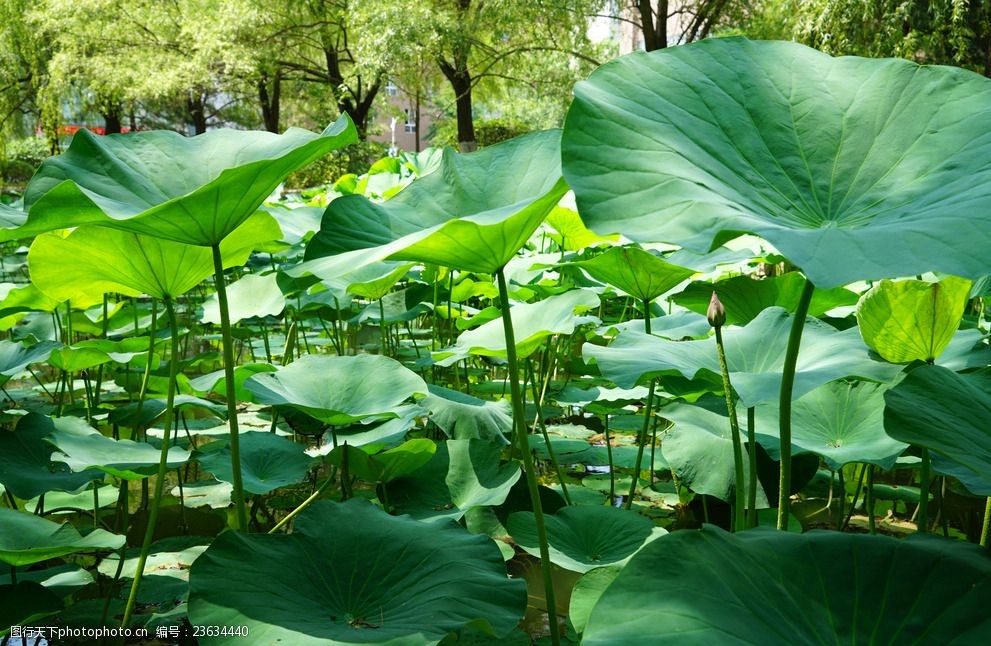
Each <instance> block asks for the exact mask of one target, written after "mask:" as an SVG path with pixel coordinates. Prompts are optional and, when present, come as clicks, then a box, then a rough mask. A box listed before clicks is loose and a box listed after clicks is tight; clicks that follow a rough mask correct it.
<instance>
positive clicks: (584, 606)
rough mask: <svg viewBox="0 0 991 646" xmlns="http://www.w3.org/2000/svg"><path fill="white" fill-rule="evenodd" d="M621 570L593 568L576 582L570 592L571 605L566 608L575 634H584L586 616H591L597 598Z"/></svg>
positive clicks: (586, 621)
mask: <svg viewBox="0 0 991 646" xmlns="http://www.w3.org/2000/svg"><path fill="white" fill-rule="evenodd" d="M622 570H623V568H622V567H620V566H618V565H611V566H609V567H600V568H595V569H594V570H589V571H588V572H586V573H585V575H584V576H583V577H582V578H581V579H579V580H578V583H576V584H575V587H574V589H573V590H572V591H571V604H570V605H569V606H568V623H570V624H571V626H572V627H573V628H574V629H575V632H577V633H583V632H585V625H586V624H587V623H588V616H589V615H590V614H592V609H593V608H595V604H596V603H598V601H599V597H601V596H602V593H603V592H605V591H606V588H608V587H609V585H610V584H611V583H612V582H613V580H614V579H615V578H616V576H617V575H619V573H620V572H621V571H622Z"/></svg>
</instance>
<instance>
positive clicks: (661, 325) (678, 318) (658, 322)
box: [595, 291, 712, 341]
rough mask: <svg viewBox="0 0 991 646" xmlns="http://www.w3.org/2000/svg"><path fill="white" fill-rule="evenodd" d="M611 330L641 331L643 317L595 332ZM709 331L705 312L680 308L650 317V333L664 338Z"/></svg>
mask: <svg viewBox="0 0 991 646" xmlns="http://www.w3.org/2000/svg"><path fill="white" fill-rule="evenodd" d="M711 296H712V292H711V291H710V292H709V297H711ZM708 307H709V304H708V301H706V309H708ZM611 330H615V331H617V332H623V331H625V330H631V331H635V332H641V333H642V332H643V331H644V330H645V327H644V321H643V319H630V320H629V321H623V322H622V323H613V324H610V325H606V326H603V327H601V328H599V329H597V330H596V331H595V332H596V334H600V335H603V336H606V335H613V334H614V333H612V332H611ZM710 332H712V326H711V325H709V320H708V319H707V318H706V317H705V314H697V313H695V312H692V311H689V310H684V309H680V308H678V309H676V311H674V312H672V313H670V314H667V315H665V316H655V317H653V318H651V319H650V333H651V334H654V335H656V336H662V337H664V338H665V339H671V340H672V341H681V340H682V339H685V338H689V339H698V338H704V337H707V336H709V333H710Z"/></svg>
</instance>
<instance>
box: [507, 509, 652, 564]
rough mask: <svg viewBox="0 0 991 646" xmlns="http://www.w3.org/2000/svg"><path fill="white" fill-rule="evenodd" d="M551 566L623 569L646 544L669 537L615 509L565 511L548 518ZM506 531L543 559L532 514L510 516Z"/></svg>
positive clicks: (646, 521)
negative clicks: (618, 567)
mask: <svg viewBox="0 0 991 646" xmlns="http://www.w3.org/2000/svg"><path fill="white" fill-rule="evenodd" d="M544 522H545V523H546V526H547V542H548V544H549V546H550V557H551V562H552V563H554V564H555V565H559V566H561V567H563V568H565V569H567V570H572V571H573V572H582V573H584V572H588V571H589V570H591V569H593V568H597V567H602V566H606V565H622V564H624V563H626V561H627V560H629V558H630V557H631V556H633V555H634V554H635V553H636V552H637V550H639V549H640V548H641V547H643V546H644V545H645V544H646V543H648V542H650V541H651V540H654V539H655V538H659V537H660V536H662V535H664V534H666V533H667V532H665V531H664V530H663V529H661V528H659V527H655V526H654V523H653V522H651V520H650V519H649V518H647V517H646V516H641V515H640V514H638V513H636V512H634V511H630V510H628V509H616V508H615V507H603V506H597V507H564V508H562V509H559V510H558V511H557V513H556V514H554V515H553V516H551V515H547V516H545V517H544ZM506 529H508V530H509V533H510V534H511V535H512V537H513V540H515V541H516V543H517V544H518V545H519V546H520V547H522V548H523V549H524V550H526V551H527V552H528V553H529V554H532V555H533V556H536V557H538V558H539V557H540V542H539V541H538V540H537V525H536V521H535V520H534V516H533V512H532V511H518V512H516V513H514V514H510V515H509V521H508V524H507V525H506Z"/></svg>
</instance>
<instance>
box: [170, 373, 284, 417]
mask: <svg viewBox="0 0 991 646" xmlns="http://www.w3.org/2000/svg"><path fill="white" fill-rule="evenodd" d="M275 371H276V367H275V366H273V365H271V364H268V363H246V364H244V365H240V366H237V367H235V368H234V393H235V395H236V396H237V400H238V401H254V396H253V395H252V394H251V393H250V392H249V391H248V390H247V389H246V388H245V387H244V382H246V381H247V380H248V379H249V378H251V377H252V376H254V375H256V374H258V373H259V372H275ZM189 387H190V388H192V389H193V391H194V392H196V394H198V395H206V394H207V393H215V394H217V395H224V394H226V392H227V378H226V377H225V376H224V370H223V368H221V369H220V370H214V371H213V372H210V373H207V374H205V375H201V376H199V377H196V378H195V379H190V380H189ZM225 412H226V409H225Z"/></svg>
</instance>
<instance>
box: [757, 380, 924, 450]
mask: <svg viewBox="0 0 991 646" xmlns="http://www.w3.org/2000/svg"><path fill="white" fill-rule="evenodd" d="M886 389H887V388H886V387H885V386H882V385H880V384H872V383H846V382H842V381H834V382H832V383H828V384H826V385H825V386H820V387H819V388H816V389H815V390H813V391H812V392H810V393H808V394H806V395H804V396H802V397H801V398H800V399H798V400H796V401H794V402H792V409H791V425H792V429H791V445H792V451H793V453H806V452H807V453H815V454H816V455H818V456H820V457H821V458H822V459H823V460H825V461H826V464H827V465H829V468H831V469H839V468H840V467H842V466H843V465H844V464H847V463H849V462H866V463H869V464H876V465H878V466H879V467H881V468H882V469H890V468H892V467H893V466H894V465H895V459H896V458H897V457H898V456H899V455H900V454H901V452H902V451H904V450H905V449H906V448H907V445H906V444H904V443H903V442H899V441H898V440H895V439H892V438H891V437H889V436H888V435H887V434H886V433H885V432H884V393H885V391H886ZM778 415H779V410H778V404H777V402H769V403H768V404H766V405H763V406H758V407H757V414H756V420H755V422H756V425H755V428H756V431H757V439H758V441H759V442H760V443H761V445H763V447H764V448H765V449H766V450H767V452H768V454H770V456H771V457H772V458H773V459H775V460H777V459H778V453H779V451H780V450H781V443H780V439H779V436H778Z"/></svg>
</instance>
